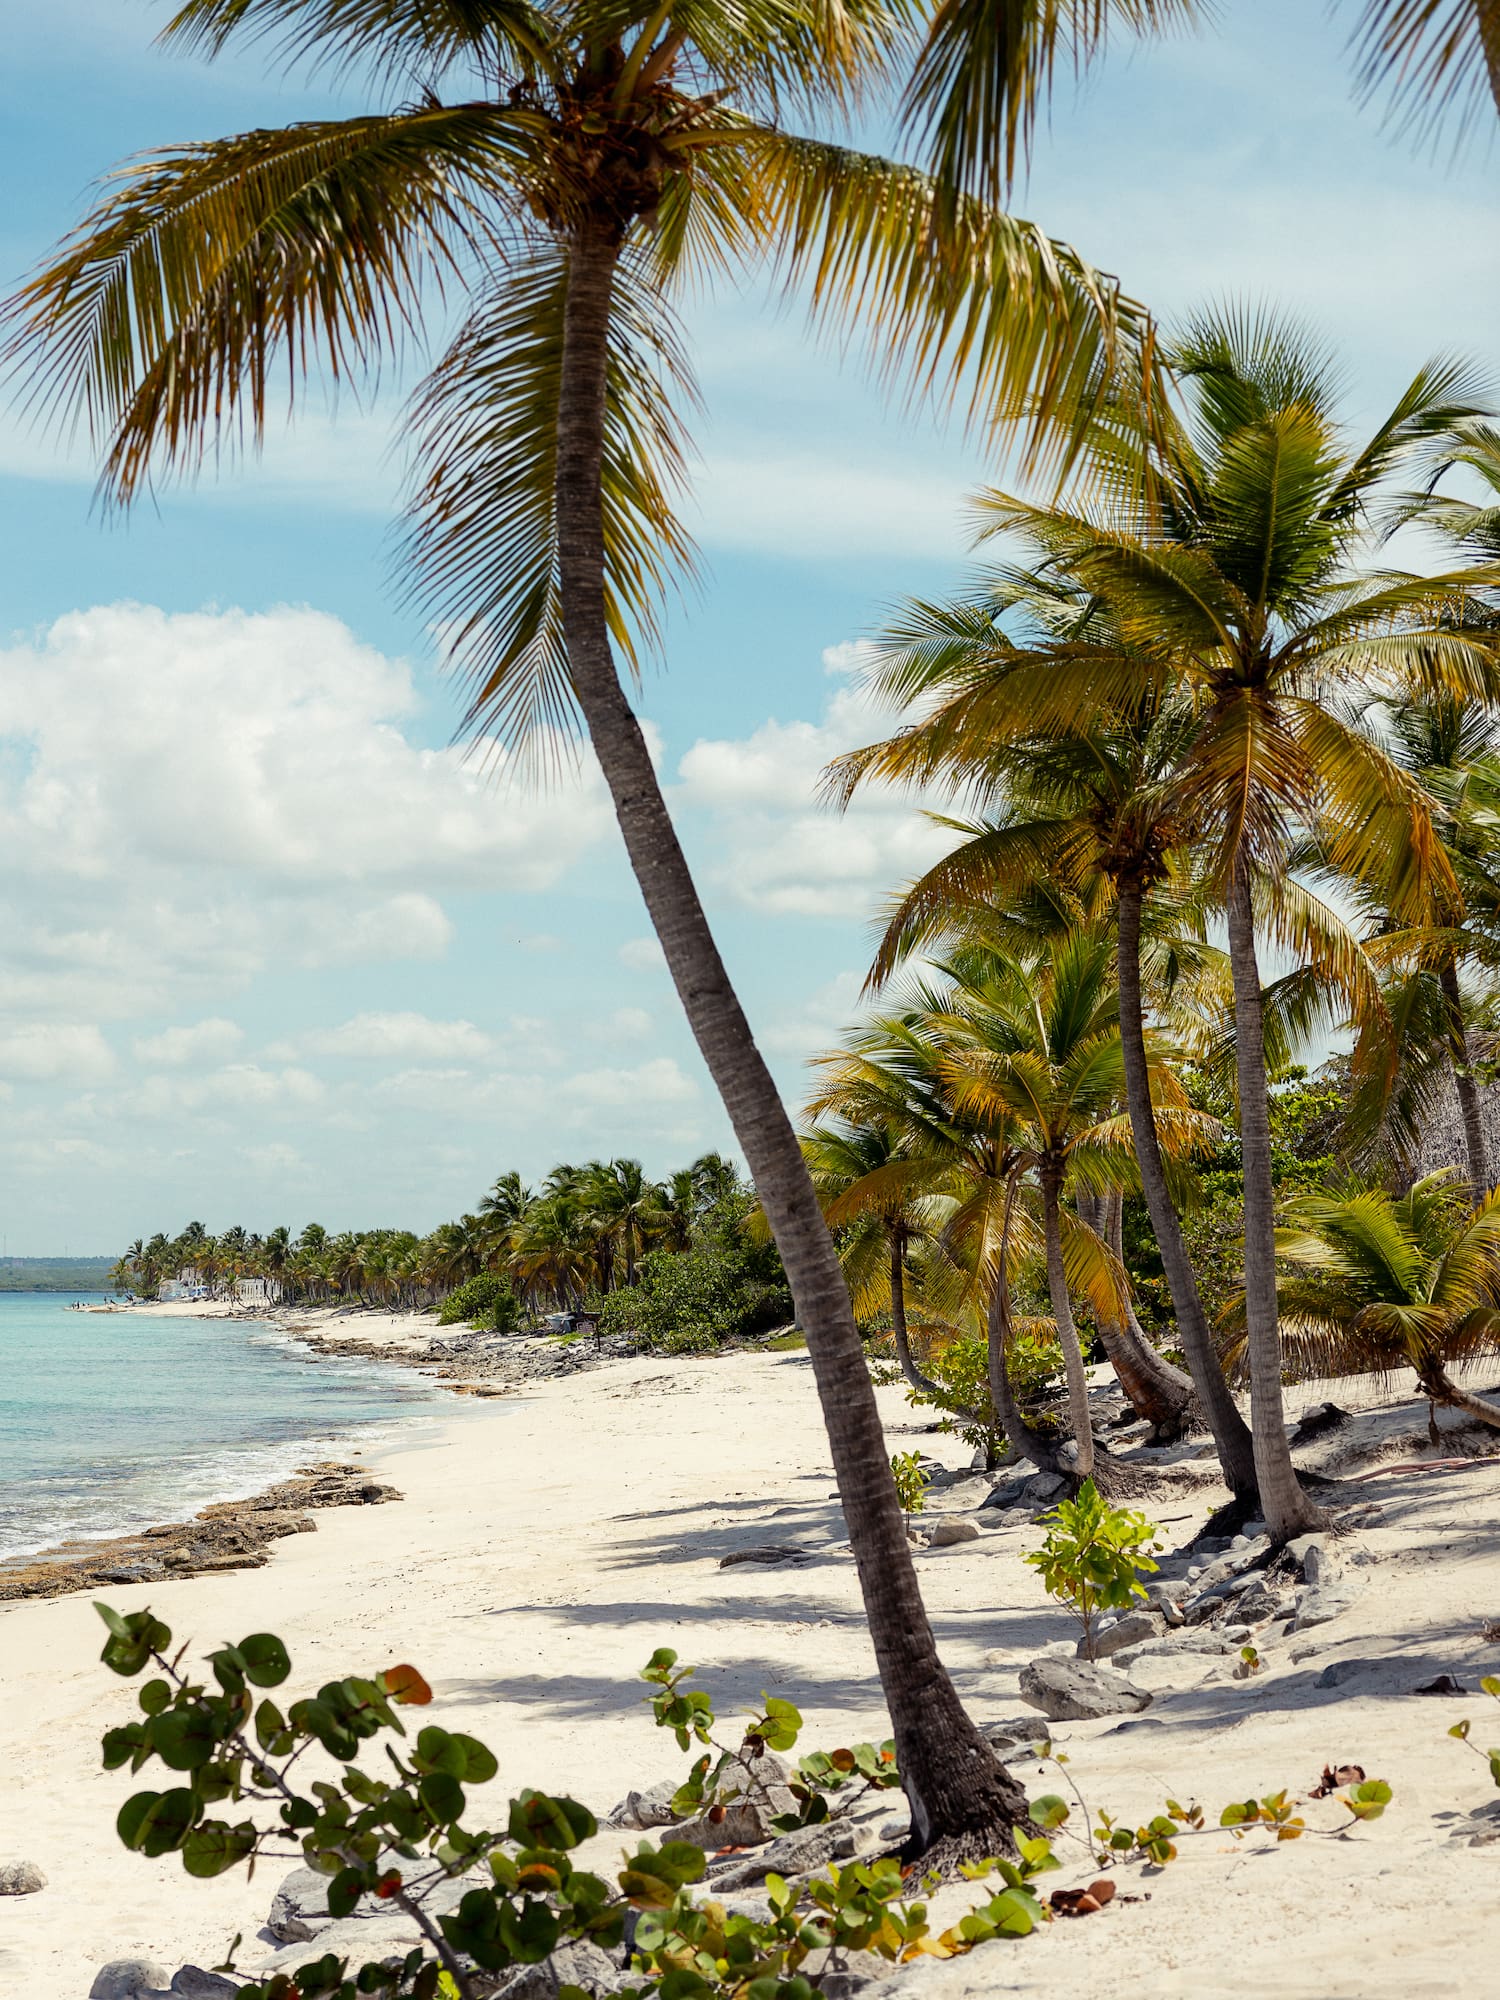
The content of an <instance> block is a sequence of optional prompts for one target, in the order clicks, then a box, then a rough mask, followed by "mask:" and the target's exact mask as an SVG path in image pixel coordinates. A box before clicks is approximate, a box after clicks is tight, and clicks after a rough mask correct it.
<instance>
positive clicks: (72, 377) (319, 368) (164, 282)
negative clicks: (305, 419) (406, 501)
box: [0, 104, 528, 502]
mask: <svg viewBox="0 0 1500 2000" xmlns="http://www.w3.org/2000/svg"><path fill="white" fill-rule="evenodd" d="M527 150H528V148H527V139H526V135H525V134H524V133H523V132H522V131H521V130H520V129H519V127H518V125H517V123H516V121H515V120H514V119H513V118H512V117H510V116H509V114H507V113H506V112H505V111H504V110H503V109H501V108H499V107H496V106H494V105H488V104H465V105H457V106H453V107H448V106H442V105H419V106H417V107H416V108H414V109H412V110H410V111H404V112H398V113H395V114H393V115H391V116H387V117H367V118H351V119H344V120H339V121H337V122H334V123H327V124H309V125H294V126H290V127H288V128H287V129H286V130H284V131H268V132H250V133H247V134H245V135H243V136H242V137H239V138H233V139H221V140H211V141H206V142H204V143H203V144H200V145H193V146H187V147H182V148H179V149H178V150H176V151H172V152H161V153H153V154H148V155H146V156H145V157H144V158H143V159H140V160H138V161H136V162H135V163H133V164H132V165H130V166H128V167H126V168H124V169H122V170H121V171H120V172H119V173H117V174H115V175H114V176H113V177H112V178H111V180H110V182H109V183H108V185H107V191H106V193H105V195H104V197H103V199H102V200H101V201H100V203H99V204H98V206H97V207H96V208H95V209H94V211H93V212H92V213H91V214H90V215H89V216H88V217H87V218H86V219H85V220H84V221H83V222H82V223H81V224H80V225H79V227H78V229H77V230H76V231H75V232H74V234H73V236H72V237H71V238H70V239H69V241H68V243H67V244H66V245H65V246H64V249H63V252H62V254H61V255H59V256H58V257H56V258H55V259H54V260H53V261H52V262H51V263H50V264H48V265H47V266H46V267H44V268H43V269H42V270H41V271H40V272H39V273H38V274H37V275H36V276H34V277H33V278H32V279H31V280H30V281H29V282H28V283H27V284H25V285H24V286H23V287H22V289H21V291H20V292H19V293H18V294H17V295H16V297H15V298H14V299H13V300H12V301H11V302H10V306H9V309H8V322H9V325H8V338H7V340H6V344H5V347H4V349H3V350H0V354H3V359H4V362H5V364H6V365H7V366H8V368H9V369H11V370H12V371H15V372H21V373H23V374H24V377H25V379H26V383H27V402H28V404H29V406H30V407H31V408H32V409H33V410H35V411H37V412H38V413H39V414H41V415H43V416H46V417H49V418H62V419H64V420H66V421H68V422H70V423H82V425H83V426H84V427H85V429H86V430H87V432H88V435H89V437H90V439H91V440H92V442H93V443H94V445H95V446H96V447H97V448H99V449H100V450H101V451H102V453H103V455H104V462H103V471H102V473H101V476H100V487H101V491H102V493H103V494H104V495H105V497H106V498H107V499H109V500H111V501H117V502H128V501H129V500H131V499H132V498H133V497H134V496H135V495H136V494H137V493H138V492H139V491H140V490H141V488H142V487H143V486H144V485H145V483H146V482H147V481H148V480H149V478H150V476H151V474H152V472H153V471H154V470H158V469H160V470H164V471H166V470H170V471H179V472H180V471H190V470H192V469H193V468H195V467H196V466H197V465H198V464H199V463H200V461H201V460H202V458H203V457H204V455H205V454H206V453H208V452H210V451H213V452H228V451H232V450H233V449H234V448H235V446H236V445H237V444H238V443H240V442H241V441H242V440H243V439H244V438H245V436H246V434H248V437H249V439H250V441H251V442H252V443H258V442H259V440H260V438H261V437H262V435H263V433H264V429H265V423H266V414H267V407H268V402H269V399H270V395H271V387H272V377H273V371H276V370H277V369H278V368H279V370H280V375H281V379H278V381H277V384H276V387H277V390H278V392H279V393H280V394H282V395H283V396H291V397H294V396H295V394H296V391H297V388H298V386H299V385H300V384H302V383H304V382H305V381H306V380H307V378H308V377H309V376H310V375H312V374H314V373H315V372H319V373H323V374H325V375H326V376H327V377H328V378H330V379H331V380H332V381H333V382H335V383H340V382H345V381H348V380H351V379H352V378H357V377H358V376H359V374H360V373H361V372H362V371H365V370H367V369H369V368H370V367H371V366H372V365H374V364H376V363H378V362H379V360H380V359H381V357H382V356H389V355H390V354H392V353H393V352H395V351H397V350H398V349H399V347H400V344H401V342H402V340H403V339H409V338H410V337H411V336H412V335H413V334H414V332H415V331H416V329H417V327H418V323H419V317H420V309H421V304H422V298H423V293H424V289H425V288H430V287H431V286H433V285H434V284H436V285H439V286H440V285H441V284H442V282H443V280H444V279H445V278H446V277H450V276H452V275H454V274H456V273H457V272H458V271H459V270H460V269H461V268H462V267H463V266H465V265H467V264H468V263H470V262H471V261H472V260H473V259H474V258H475V257H477V256H480V255H483V254H485V253H486V252H487V251H488V249H489V247H490V245H491V243H492V240H493V230H494V227H495V224H494V220H493V217H492V212H491V207H490V204H491V203H492V201H493V200H494V199H495V198H496V197H497V195H498V193H499V191H500V190H501V188H502V187H503V186H504V184H505V182H506V179H507V177H508V176H509V175H511V174H513V173H515V172H516V171H517V170H518V169H522V168H524V165H525V162H526V159H527ZM506 200H507V202H508V196H507V197H506Z"/></svg>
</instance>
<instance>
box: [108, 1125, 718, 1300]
mask: <svg viewBox="0 0 1500 2000" xmlns="http://www.w3.org/2000/svg"><path fill="white" fill-rule="evenodd" d="M752 1207H753V1197H752V1195H751V1194H750V1192H749V1190H748V1189H747V1188H746V1187H745V1186H744V1185H743V1183H742V1182H741V1180H740V1177H739V1175H738V1174H737V1173H736V1171H735V1169H734V1167H733V1166H732V1165H731V1164H730V1162H729V1161H727V1160H725V1159H724V1158H723V1157H722V1156H721V1155H720V1154H718V1153H705V1154H704V1155H703V1156H702V1157H701V1158H700V1159H697V1160H695V1161H694V1162H693V1163H692V1165H691V1166H687V1167H682V1168H680V1169H678V1170H677V1171H676V1172H674V1173H672V1174H669V1175H668V1176H667V1178H666V1179H665V1180H662V1181H653V1180H652V1179H650V1178H649V1176H648V1175H647V1174H646V1172H645V1170H644V1168H643V1167H642V1166H641V1163H640V1161H639V1160H630V1159H615V1160H591V1161H588V1162H587V1163H585V1164H584V1165H581V1166H572V1165H564V1166H558V1167H554V1168H553V1169H552V1171H551V1173H550V1174H548V1175H547V1177H546V1179H545V1180H544V1181H543V1182H542V1183H541V1185H540V1186H539V1187H537V1188H535V1189H533V1188H529V1187H527V1186H526V1185H525V1184H524V1183H523V1181H522V1179H521V1176H520V1175H519V1174H517V1173H507V1174H502V1175H501V1176H500V1178H499V1179H498V1180H497V1181H496V1182H495V1183H494V1185H493V1186H492V1187H491V1188H490V1190H489V1192H488V1193H487V1194H486V1195H485V1196H484V1198H483V1200H482V1201H481V1202H480V1203H479V1206H478V1210H477V1212H476V1213H474V1214H472V1215H461V1216H459V1217H458V1218H457V1220H456V1221H453V1222H443V1223H439V1225H438V1227H437V1228H436V1229H434V1230H432V1231H431V1232H430V1233H429V1234H428V1235H426V1236H418V1235H417V1234H416V1233H415V1232H414V1231H413V1230H410V1229H367V1230H341V1231H339V1232H338V1233H336V1234H330V1232H329V1231H328V1230H327V1229H325V1228H324V1227H323V1225H322V1224H321V1223H318V1222H310V1223H308V1224H307V1225H306V1226H305V1227H304V1228H303V1229H302V1231H301V1232H300V1233H299V1234H298V1235H296V1236H294V1235H293V1233H292V1231H291V1229H290V1228H288V1227H287V1226H286V1225H285V1224H282V1225H281V1226H280V1227H278V1228H276V1229H272V1230H268V1231H267V1232H266V1234H265V1235H257V1234H256V1233H255V1232H253V1231H251V1230H247V1229H245V1228H244V1227H243V1226H241V1225H240V1224H235V1225H234V1227H233V1228H230V1229H226V1230H224V1231H222V1232H221V1234H219V1235H217V1236H213V1235H210V1233H209V1231H208V1230H207V1229H205V1227H204V1226H203V1224H202V1223H201V1222H190V1223H189V1224H188V1225H187V1227H186V1228H185V1229H184V1230H182V1231H181V1232H180V1233H179V1234H178V1235H176V1236H174V1237H168V1236H166V1235H164V1234H158V1235H155V1236H153V1237H151V1238H150V1240H149V1241H146V1240H143V1239H141V1238H137V1239H136V1241H135V1242H134V1243H132V1244H131V1246H130V1248H129V1249H128V1250H127V1251H126V1252H125V1254H124V1255H123V1256H122V1257H121V1258H120V1259H119V1261H118V1262H117V1263H116V1265H115V1267H114V1270H113V1272H112V1273H111V1276H112V1278H113V1280H114V1283H115V1286H116V1289H117V1290H120V1291H131V1292H134V1293H136V1294H137V1296H139V1297H142V1298H151V1299H154V1298H155V1297H156V1296H157V1294H158V1292H159V1291H160V1289H161V1287H162V1286H163V1285H164V1284H167V1283H169V1282H171V1281H174V1280H177V1279H178V1278H179V1277H180V1276H181V1274H182V1273H184V1272H193V1273H196V1274H197V1277H198V1280H199V1282H201V1284H202V1286H203V1288H204V1289H205V1290H206V1291H208V1292H209V1293H210V1295H211V1296H213V1297H216V1298H233V1297H235V1296H236V1295H237V1293H238V1291H239V1289H240V1288H241V1287H242V1286H243V1285H244V1284H245V1281H246V1280H256V1279H264V1280H266V1281H267V1283H268V1289H269V1291H270V1292H271V1294H272V1295H273V1296H279V1297H280V1298H282V1299H285V1300H287V1301H295V1300H299V1299H301V1300H306V1301H309V1302H326V1301H330V1300H343V1301H345V1302H347V1303H350V1304H359V1305H378V1306H385V1307H391V1308H404V1309H408V1310H410V1309H416V1308H420V1307H425V1306H430V1305H435V1304H436V1303H437V1302H438V1301H439V1300H441V1299H442V1298H444V1297H445V1296H446V1295H447V1294H448V1293H449V1292H451V1291H454V1290H456V1289H457V1287H458V1286H460V1285H462V1284H464V1283H465V1282H466V1281H467V1280H468V1279H470V1278H474V1277H477V1276H478V1275H479V1274H480V1273H481V1272H485V1271H492V1272H496V1273H498V1274H499V1275H501V1276H503V1277H505V1278H506V1279H507V1280H508V1281H509V1282H510V1284H511V1285H512V1287H513V1288H514V1290H515V1291H516V1293H517V1295H518V1296H519V1297H520V1299H521V1300H522V1301H523V1303H524V1304H525V1305H526V1306H528V1307H529V1308H530V1309H531V1310H532V1311H535V1312H545V1311H548V1310H552V1309H566V1308H571V1307H576V1306H579V1305H581V1304H583V1303H584V1301H585V1300H588V1299H592V1298H596V1297H599V1296H601V1295H602V1294H605V1293H608V1292H611V1291H614V1290H616V1289H618V1288H619V1287H621V1286H627V1285H631V1284H633V1283H634V1282H635V1275H636V1267H637V1264H638V1263H639V1260H640V1258H641V1257H642V1255H643V1254H644V1253H645V1252H646V1251H648V1250H667V1251H685V1250H688V1249H690V1248H691V1247H692V1246H693V1244H694V1242H695V1240H696V1239H697V1237H698V1236H699V1234H700V1233H701V1231H702V1230H703V1228H704V1226H705V1225H706V1223H708V1222H709V1221H710V1219H712V1221H713V1222H714V1223H715V1225H716V1226H717V1227H722V1226H723V1223H724V1221H725V1219H726V1216H728V1217H729V1218H730V1219H731V1220H737V1219H739V1218H741V1217H743V1216H744V1215H745V1214H746V1213H748V1212H749V1210H750V1209H751V1208H752Z"/></svg>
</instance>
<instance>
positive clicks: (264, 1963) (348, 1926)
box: [90, 1912, 422, 2000]
mask: <svg viewBox="0 0 1500 2000" xmlns="http://www.w3.org/2000/svg"><path fill="white" fill-rule="evenodd" d="M421 1942H422V1934H421V1932H420V1931H419V1930H418V1929H417V1927H416V1925H415V1924H414V1923H413V1922H412V1921H411V1919H410V1918H409V1917H408V1916H406V1915H405V1913H404V1912H401V1913H398V1914H397V1915H395V1916H390V1915H384V1914H383V1915H381V1916H379V1917H341V1918H340V1919H339V1920H338V1921H337V1922H336V1923H330V1924H326V1925H325V1926H324V1927H323V1929H322V1930H320V1931H319V1932H318V1934H317V1936H316V1938H315V1939H314V1940H313V1942H312V1943H308V1942H307V1941H306V1940H305V1939H304V1940H299V1941H298V1942H297V1943H295V1944H286V1945H283V1946H282V1947H281V1949H280V1951H277V1952H273V1953H272V1954H271V1956H270V1957H269V1958H266V1959H262V1960H261V1962H260V1964H259V1965H257V1966H256V1967H255V1968H254V1972H255V1977H256V1978H257V1979H268V1978H269V1977H270V1975H271V1974H272V1973H273V1972H295V1971H296V1970H297V1967H298V1966H299V1965H307V1964H310V1963H311V1961H312V1960H313V1959H315V1958H321V1957H322V1956H323V1954H324V1953H325V1952H330V1951H331V1952H333V1953H335V1954H336V1955H337V1956H338V1957H340V1958H347V1959H348V1961H349V1965H350V1969H351V1971H352V1972H354V1973H355V1974H356V1975H357V1974H358V1972H359V1970H360V1968H361V1967H362V1966H365V1965H370V1964H390V1963H393V1962H395V1961H396V1960H398V1959H402V1958H404V1957H405V1956H406V1954H407V1952H409V1951H410V1950H411V1948H412V1946H413V1945H416V1944H420V1943H421ZM162 1977H163V1978H165V1977H166V1975H165V1974H163V1975H162ZM90 2000H106V1996H103V1995H91V1996H90ZM108 2000H113V1996H108ZM120 2000H126V1996H124V1995H122V1996H120Z"/></svg>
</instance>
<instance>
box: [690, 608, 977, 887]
mask: <svg viewBox="0 0 1500 2000" xmlns="http://www.w3.org/2000/svg"><path fill="white" fill-rule="evenodd" d="M869 657H870V652H869V648H868V645H867V644H866V643H865V642H862V641H847V642H845V643H844V644H842V645H838V646H830V647H829V648H828V649H827V650H826V651H825V653H824V655H823V664H824V668H825V671H826V672H827V674H828V675H829V677H830V679H832V680H834V681H835V682H836V683H837V685H835V686H834V687H833V689H832V690H831V692H830V693H829V694H828V695H827V697H826V699H825V701H824V704H823V714H822V717H821V719H820V720H819V721H817V722H808V721H804V720H800V719H799V720H793V721H787V722H783V721H781V720H779V719H777V718H775V717H772V718H771V719H770V720H769V721H766V722H763V723H762V724H761V725H760V727H759V728H758V729H755V730H752V731H751V733H750V734H749V735H748V736H742V737H732V738H718V739H712V740H709V739H700V741H698V742H697V743H695V744H694V745H693V746H692V748H691V749H690V750H688V751H687V752H686V753H685V754H684V756H683V757H682V758H681V760H680V761H679V764H678V767H677V776H678V787H677V797H678V798H679V800H680V801H681V802H682V803H683V804H684V805H687V806H689V807H692V808H697V809H699V810H701V811H703V812H705V813H707V814H708V815H709V816H710V817H711V819H712V820H713V821H714V822H715V824H716V826H717V829H718V832H719V835H720V839H721V842H722V845H723V848H724V850H725V852H724V855H723V858H722V859H721V860H720V861H719V863H718V865H717V866H716V868H715V870H714V880H715V881H716V882H717V883H718V885H719V886H720V887H721V888H722V889H723V890H724V891H725V892H726V893H728V894H729V895H730V896H731V897H732V898H733V899H734V900H735V901H738V902H741V903H745V904H748V905H750V906H751V907H752V908H755V909H760V910H764V911H767V912H769V913H772V914H779V915H788V916H810V917H840V916H841V917H847V916H850V915H857V914H859V913H861V911H870V910H873V909H874V908H875V906H876V905H877V904H878V902H879V901H880V900H881V897H882V895H883V893H884V892H886V891H888V890H890V889H891V888H893V887H896V886H897V885H899V884H901V883H904V882H907V881H909V880H910V879H911V878H912V877H913V876H914V875H917V874H920V873H921V872H922V870H923V869H925V868H928V867H930V866H931V865H932V863H933V862H934V861H935V860H937V858H938V857H939V855H941V854H942V853H944V852H945V851H946V850H947V848H948V847H949V846H950V845H951V844H952V838H953V836H952V835H951V834H949V833H947V832H945V831H944V830H943V829H941V828H939V827H935V826H934V825H933V824H932V823H931V821H930V820H928V819H927V818H926V817H925V816H924V815H923V814H922V813H921V812H920V811H919V810H918V809H917V807H916V806H915V805H914V803H913V802H912V800H911V799H910V798H908V797H906V796H905V795H902V794H895V793H892V792H889V791H881V790H868V789H866V790H861V791H860V792H859V793H857V794H856V796H855V799H854V802H853V803H852V804H851V805H850V806H849V807H848V808H847V809H846V810H845V811H843V812H842V813H840V812H836V811H835V810H834V809H833V808H832V807H831V806H828V805H826V804H824V803H823V791H824V780H825V774H826V772H827V769H828V766H829V765H830V763H832V761H833V760H834V759H835V758H836V757H839V756H841V755H842V754H843V753H844V752H845V751H848V750H853V749H856V748H859V747H860V746H862V745H864V744H866V743H870V742H873V741H875V740H877V739H878V738H879V737H881V736H883V735H886V734H888V733H889V732H890V731H891V729H892V728H893V727H894V726H895V725H896V721H897V718H896V717H895V716H894V715H893V714H892V713H891V712H890V711H889V710H887V709H885V708H883V707H882V706H881V705H880V703H879V702H878V701H877V700H876V699H875V698H874V696H873V695H872V694H871V693H870V691H869V689H868V687H867V686H866V685H865V684H864V681H863V680H862V679H861V678H860V677H859V676H860V675H861V673H862V670H863V668H864V667H865V666H866V664H867V663H868V660H869Z"/></svg>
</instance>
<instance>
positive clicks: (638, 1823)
mask: <svg viewBox="0 0 1500 2000" xmlns="http://www.w3.org/2000/svg"><path fill="white" fill-rule="evenodd" d="M678 1790H679V1785H678V1781H677V1779H676V1778H663V1779H662V1780H661V1781H660V1783H658V1784H655V1785H648V1786H647V1787H646V1789H645V1791H643V1792H627V1793H626V1794H625V1796H624V1798H623V1799H621V1801H620V1803H619V1804H618V1805H617V1806H616V1807H614V1809H613V1810H612V1811H611V1812H610V1813H609V1814H607V1815H606V1817H605V1820H604V1824H605V1825H606V1826H623V1827H628V1828H629V1829H630V1830H631V1831H632V1832H637V1833H644V1832H645V1831H646V1830H647V1829H648V1828H650V1827H654V1826H670V1825H671V1824H672V1801H673V1799H674V1798H675V1797H676V1796H677V1793H678Z"/></svg>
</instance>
